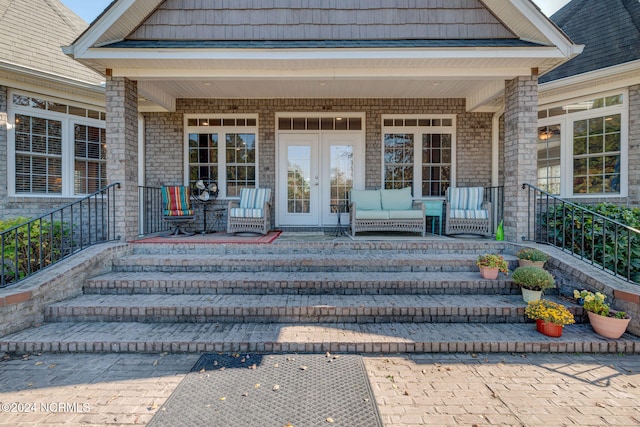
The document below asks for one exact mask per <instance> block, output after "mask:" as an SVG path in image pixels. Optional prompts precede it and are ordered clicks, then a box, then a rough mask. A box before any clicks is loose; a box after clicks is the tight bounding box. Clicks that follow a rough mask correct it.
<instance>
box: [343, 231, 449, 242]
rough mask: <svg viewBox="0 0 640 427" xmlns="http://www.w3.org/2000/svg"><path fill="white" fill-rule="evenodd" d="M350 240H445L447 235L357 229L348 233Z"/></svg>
mask: <svg viewBox="0 0 640 427" xmlns="http://www.w3.org/2000/svg"><path fill="white" fill-rule="evenodd" d="M348 236H349V238H350V239H351V240H355V241H359V240H364V241H372V240H382V241H397V240H409V241H410V240H419V241H424V240H447V239H449V237H447V236H444V235H442V236H440V235H438V234H431V233H427V234H426V236H425V237H422V235H420V234H419V233H406V232H402V231H359V232H357V233H356V235H355V236H352V235H351V233H349V234H348Z"/></svg>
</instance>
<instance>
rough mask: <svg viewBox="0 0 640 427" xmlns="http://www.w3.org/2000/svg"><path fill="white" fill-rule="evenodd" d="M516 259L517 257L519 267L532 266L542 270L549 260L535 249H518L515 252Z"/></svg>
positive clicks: (547, 256)
mask: <svg viewBox="0 0 640 427" xmlns="http://www.w3.org/2000/svg"><path fill="white" fill-rule="evenodd" d="M516 257H518V265H519V266H520V267H529V266H534V267H538V268H543V267H544V263H545V262H547V260H548V259H549V255H547V254H545V253H544V252H542V251H541V250H539V249H535V248H523V249H520V250H519V251H518V252H516Z"/></svg>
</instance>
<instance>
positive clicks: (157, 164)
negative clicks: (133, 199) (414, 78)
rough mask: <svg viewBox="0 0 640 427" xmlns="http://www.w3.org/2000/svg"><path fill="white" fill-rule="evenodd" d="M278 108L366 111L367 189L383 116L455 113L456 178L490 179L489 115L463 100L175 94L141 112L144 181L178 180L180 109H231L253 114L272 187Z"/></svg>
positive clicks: (374, 180)
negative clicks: (156, 108)
mask: <svg viewBox="0 0 640 427" xmlns="http://www.w3.org/2000/svg"><path fill="white" fill-rule="evenodd" d="M277 112H310V113H313V112H322V113H327V112H336V113H338V112H355V113H359V112H364V113H366V120H365V126H366V129H365V130H366V136H365V138H366V160H365V162H366V163H365V171H366V172H365V173H366V181H365V186H366V188H369V189H375V188H380V186H381V185H382V135H381V116H382V115H385V114H407V115H409V114H414V115H416V114H456V115H457V117H458V118H457V129H456V134H457V144H458V145H457V147H458V149H457V153H458V162H460V163H459V167H458V182H463V183H468V184H473V185H489V184H490V182H491V154H490V153H491V117H492V115H491V114H488V113H467V112H466V111H465V101H464V100H463V99H242V100H240V99H239V100H229V99H178V100H177V102H176V112H175V113H146V114H145V128H146V129H145V140H146V150H145V151H146V169H145V176H146V182H145V184H146V185H148V186H160V185H162V184H163V183H166V182H168V181H175V182H182V181H183V176H184V171H183V165H184V119H183V114H216V113H227V114H228V113H234V114H258V126H259V130H258V138H259V142H258V144H259V148H258V150H259V158H258V162H259V170H258V180H259V185H260V186H262V187H271V188H274V189H275V183H276V168H275V166H276V151H275V147H276V141H275V139H276V137H275V134H276V129H275V123H276V120H275V115H276V113H277ZM276 190H277V189H276ZM222 202H223V201H220V203H222Z"/></svg>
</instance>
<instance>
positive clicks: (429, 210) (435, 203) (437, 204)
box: [422, 200, 444, 236]
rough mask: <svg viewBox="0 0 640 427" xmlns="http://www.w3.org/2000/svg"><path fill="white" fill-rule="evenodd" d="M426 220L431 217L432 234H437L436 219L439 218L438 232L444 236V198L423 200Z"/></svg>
mask: <svg viewBox="0 0 640 427" xmlns="http://www.w3.org/2000/svg"><path fill="white" fill-rule="evenodd" d="M422 203H424V210H425V213H424V215H425V217H426V218H425V221H426V219H427V218H429V217H431V218H432V219H431V234H436V219H437V220H438V234H440V235H441V236H442V206H443V203H444V202H443V201H442V200H423V201H422Z"/></svg>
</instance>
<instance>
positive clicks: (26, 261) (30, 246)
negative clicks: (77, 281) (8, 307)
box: [0, 182, 121, 288]
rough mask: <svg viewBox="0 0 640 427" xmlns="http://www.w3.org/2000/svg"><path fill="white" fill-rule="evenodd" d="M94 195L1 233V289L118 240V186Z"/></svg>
mask: <svg viewBox="0 0 640 427" xmlns="http://www.w3.org/2000/svg"><path fill="white" fill-rule="evenodd" d="M120 187H121V186H120V183H118V182H116V183H113V184H110V185H108V186H106V187H104V188H102V189H100V190H98V191H96V192H94V193H92V194H89V195H85V196H83V197H82V198H80V199H78V200H74V201H73V202H71V203H67V204H65V205H63V206H61V207H58V208H56V209H53V210H50V211H48V212H46V213H44V214H42V215H39V216H37V217H35V218H31V219H29V220H27V221H24V222H22V223H21V224H17V225H14V226H12V227H11V228H8V229H7V230H4V231H1V232H0V288H2V287H5V286H8V285H12V284H15V283H18V282H20V281H22V280H24V279H26V278H27V277H30V276H31V275H33V274H35V273H37V272H39V271H41V270H43V269H45V268H47V267H50V266H51V265H54V264H56V263H58V262H60V261H62V260H63V259H65V258H68V257H69V256H71V255H73V254H76V253H78V252H80V251H82V250H84V249H86V248H88V247H90V246H92V245H95V244H99V243H105V242H109V241H114V240H118V239H119V238H120V237H119V236H116V225H115V224H116V211H115V202H114V199H115V196H114V195H115V189H119V188H120Z"/></svg>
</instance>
